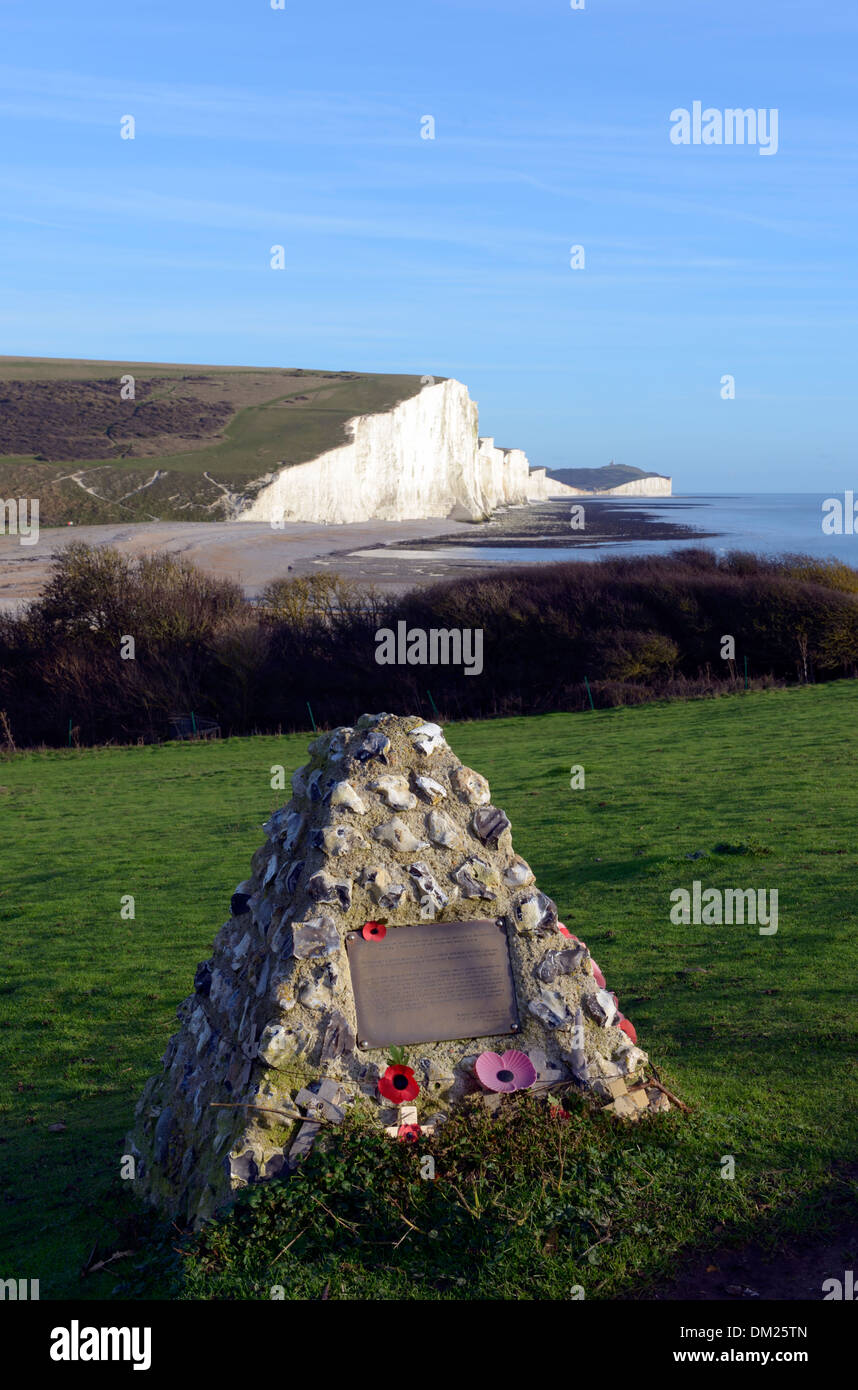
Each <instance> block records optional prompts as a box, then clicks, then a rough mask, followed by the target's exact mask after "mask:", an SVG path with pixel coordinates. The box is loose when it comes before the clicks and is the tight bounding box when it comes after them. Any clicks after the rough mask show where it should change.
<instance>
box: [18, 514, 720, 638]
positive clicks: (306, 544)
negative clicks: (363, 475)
mask: <svg viewBox="0 0 858 1390" xmlns="http://www.w3.org/2000/svg"><path fill="white" fill-rule="evenodd" d="M576 502H577V499H576ZM580 504H581V505H583V506H584V509H585V526H584V529H583V530H573V529H572V527H571V524H570V504H569V502H567V501H563V502H560V501H556V500H555V501H550V502H534V503H529V504H528V505H527V506H524V505H522V506H518V507H509V508H506V509H505V510H503V511H501V512H498V513H496V514H495V516H493V517H492V518H490V519H489V520H488V521H484V522H467V521H451V520H449V519H448V518H446V517H437V518H431V519H427V520H414V521H366V522H351V523H348V524H345V525H340V526H323V525H316V524H314V523H312V522H294V523H288V524H286V525H285V526H284V527H283V529H282V530H278V529H277V528H275V527H272V526H271V525H270V524H269V523H268V522H219V521H214V522H205V521H195V522H170V521H164V522H129V523H125V524H117V523H111V524H108V525H95V526H74V527H71V526H69V527H57V528H45V529H43V530H42V531H41V532H40V534H39V538H38V540H37V542H36V544H35V545H23V544H21V542H20V540H19V538H18V537H17V536H14V535H0V612H7V613H10V612H11V613H14V612H16V611H19V610H20V608H21V607H22V606H23V605H25V604H26V603H29V602H32V601H33V600H34V599H36V598H38V596H39V594H40V593H41V592H42V590H43V589H44V586H45V584H46V583H47V582H48V579H49V577H50V573H51V568H52V565H53V561H54V559H55V558H56V556H57V555H58V554H59V553H60V552H61V551H62V550H64V549H65V548H66V547H67V546H68V545H70V544H72V543H73V542H75V541H78V542H84V543H86V544H89V545H110V546H115V547H116V549H117V550H119V551H120V552H121V553H122V554H126V555H130V556H133V557H137V556H141V555H146V554H152V553H157V552H166V553H169V554H174V555H181V556H183V557H184V558H186V559H188V560H190V561H191V562H192V563H193V564H195V565H197V566H198V567H199V568H200V569H201V570H203V571H204V572H205V573H208V574H212V575H216V576H220V577H223V578H229V579H233V580H235V581H236V582H237V583H239V584H241V586H242V589H243V590H244V593H245V595H246V596H247V597H248V598H256V597H258V595H259V594H260V593H261V592H262V590H263V589H264V587H265V585H266V584H268V583H270V582H271V581H272V580H274V579H284V578H290V577H293V578H294V577H298V576H300V575H307V574H313V573H318V572H319V571H320V570H329V571H332V572H333V571H335V572H337V573H339V574H341V575H342V576H343V577H344V578H346V579H351V580H355V581H356V582H359V583H364V584H368V585H369V584H372V585H374V586H375V587H376V588H378V589H380V590H384V591H389V592H397V593H399V592H403V591H404V590H406V589H411V588H415V587H418V586H422V585H427V584H436V583H440V582H442V581H443V580H445V579H456V578H460V577H461V576H463V575H465V574H474V573H491V572H492V571H493V570H495V569H496V568H497V565H498V563H499V561H498V559H495V558H491V557H490V556H489V555H488V554H487V553H484V552H489V551H492V550H497V549H498V548H500V549H502V550H504V551H515V550H516V549H521V550H522V551H524V550H529V551H532V550H534V549H538V550H544V551H546V556H545V559H546V562H548V561H550V559H551V556H550V554H549V553H548V552H550V551H552V550H560V549H563V550H564V551H565V550H566V549H568V548H570V547H572V548H578V547H592V546H594V545H598V544H600V543H601V544H617V543H622V542H624V541H641V540H644V541H647V540H651V541H653V542H654V543H656V542H658V543H663V542H664V541H666V540H667V541H670V540H683V539H685V540H687V539H694V538H699V539H700V540H701V543H704V544H705V543H706V538H707V534H708V533H706V532H703V531H697V530H696V529H695V528H691V527H688V526H681V525H676V524H674V523H671V522H665V521H662V520H660V519H659V520H655V519H653V518H652V517H651V516H650V515H649V514H648V513H647V511H646V499H637V498H636V499H635V500H634V503H633V504H632V505H629V504H628V501H624V502H622V503H621V502H619V501H614V500H611V499H589V498H581V499H580ZM439 552H440V553H439ZM558 558H559V557H558ZM564 558H565V557H564ZM503 563H509V560H508V559H506V558H505V559H504V560H503Z"/></svg>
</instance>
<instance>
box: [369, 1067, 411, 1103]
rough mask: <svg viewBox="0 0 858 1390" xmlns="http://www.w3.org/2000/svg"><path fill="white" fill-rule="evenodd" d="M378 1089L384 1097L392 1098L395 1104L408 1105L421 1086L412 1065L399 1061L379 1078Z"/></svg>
mask: <svg viewBox="0 0 858 1390" xmlns="http://www.w3.org/2000/svg"><path fill="white" fill-rule="evenodd" d="M378 1089H379V1091H380V1093H381V1095H383V1096H384V1099H385V1100H392V1101H393V1103H394V1105H407V1103H408V1102H409V1101H410V1100H413V1099H414V1097H415V1096H416V1095H417V1093H418V1091H419V1090H420V1086H419V1084H418V1083H417V1081H416V1080H415V1077H414V1072H413V1071H412V1069H411V1067H406V1066H403V1065H401V1064H400V1063H398V1062H397V1063H396V1064H395V1065H393V1066H390V1067H388V1068H387V1071H386V1072H385V1073H384V1075H383V1076H380V1077H379V1078H378Z"/></svg>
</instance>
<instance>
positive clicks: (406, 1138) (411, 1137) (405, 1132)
mask: <svg viewBox="0 0 858 1390" xmlns="http://www.w3.org/2000/svg"><path fill="white" fill-rule="evenodd" d="M396 1137H397V1139H400V1140H402V1142H403V1143H404V1144H416V1143H417V1140H418V1139H419V1138H420V1126H419V1125H400V1126H399V1129H398V1131H397V1134H396Z"/></svg>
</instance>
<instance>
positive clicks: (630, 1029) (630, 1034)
mask: <svg viewBox="0 0 858 1390" xmlns="http://www.w3.org/2000/svg"><path fill="white" fill-rule="evenodd" d="M617 1027H618V1028H622V1030H623V1032H624V1033H625V1035H626V1037H627V1038H631V1040H632V1042H633V1043H636V1042H637V1040H638V1035H637V1033H636V1031H635V1025H634V1024H633V1023H629V1020H628V1019H627V1018H623V1019H621V1020H620V1022H619V1023H618V1024H617Z"/></svg>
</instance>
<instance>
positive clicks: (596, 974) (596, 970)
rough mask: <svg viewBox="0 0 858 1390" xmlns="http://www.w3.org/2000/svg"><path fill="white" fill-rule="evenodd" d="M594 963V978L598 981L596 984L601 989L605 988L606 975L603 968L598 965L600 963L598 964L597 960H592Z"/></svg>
mask: <svg viewBox="0 0 858 1390" xmlns="http://www.w3.org/2000/svg"><path fill="white" fill-rule="evenodd" d="M592 965H593V979H594V980H595V981H596V984H597V985H598V986H599V989H604V988H605V977H604V975H603V974H602V972H601V970H600V969H599V967H598V965H597V964H596V962H595V961H593V962H592Z"/></svg>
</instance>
